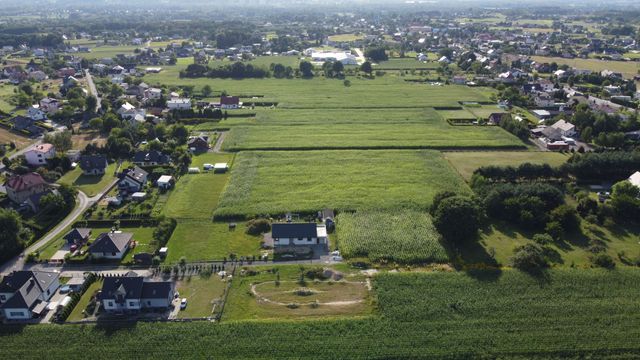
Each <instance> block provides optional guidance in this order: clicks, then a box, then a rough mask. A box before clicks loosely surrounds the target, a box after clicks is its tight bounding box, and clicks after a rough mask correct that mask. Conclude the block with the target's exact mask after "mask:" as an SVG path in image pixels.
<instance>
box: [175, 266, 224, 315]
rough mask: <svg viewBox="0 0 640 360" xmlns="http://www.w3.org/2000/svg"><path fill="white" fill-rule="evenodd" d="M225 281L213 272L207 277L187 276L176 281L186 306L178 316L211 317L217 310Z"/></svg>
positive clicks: (220, 303)
mask: <svg viewBox="0 0 640 360" xmlns="http://www.w3.org/2000/svg"><path fill="white" fill-rule="evenodd" d="M226 286H227V283H226V282H224V281H222V280H221V279H220V277H219V276H217V275H216V274H213V275H211V276H209V277H203V276H199V275H197V276H189V277H187V278H185V279H182V280H179V281H178V282H177V283H176V290H177V291H178V292H179V293H180V298H186V299H187V307H186V309H184V310H180V312H179V313H178V318H203V317H211V316H213V315H214V313H217V312H219V310H220V306H221V305H222V299H223V297H224V291H225V288H226Z"/></svg>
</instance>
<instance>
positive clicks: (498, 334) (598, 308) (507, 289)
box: [0, 266, 640, 359]
mask: <svg viewBox="0 0 640 360" xmlns="http://www.w3.org/2000/svg"><path fill="white" fill-rule="evenodd" d="M283 268H284V267H280V269H283ZM289 268H293V274H296V272H297V271H299V270H298V266H292V267H289ZM281 271H283V273H282V274H281V277H282V280H285V276H284V275H286V274H284V272H285V271H286V270H281ZM291 275H292V273H290V275H286V276H291ZM259 276H262V275H258V276H255V277H244V278H242V277H240V276H236V279H234V281H233V288H232V291H231V293H230V295H229V298H228V304H227V307H225V313H224V314H223V321H222V323H220V324H211V323H209V322H188V323H146V322H138V323H135V324H131V323H126V324H125V323H117V324H99V325H95V326H94V325H83V326H75V325H69V326H57V325H39V326H19V325H16V326H10V325H6V326H3V327H0V336H1V337H2V339H3V345H4V346H2V347H0V355H2V356H3V357H6V358H11V359H28V358H42V357H44V356H46V357H49V358H69V357H71V358H95V359H107V358H129V357H132V356H134V357H135V356H137V357H148V358H203V357H204V358H207V357H212V358H221V359H222V358H242V359H246V358H256V357H260V358H285V357H288V358H298V359H337V358H341V359H373V358H376V359H391V358H394V359H400V358H412V359H418V358H422V359H425V358H429V359H442V358H456V359H472V358H499V359H532V358H536V359H543V358H544V359H548V358H594V359H604V358H635V357H636V356H637V354H638V352H639V351H640V344H638V341H637V339H638V338H639V337H640V327H639V326H638V324H639V323H640V313H639V312H638V311H637V309H638V307H639V306H640V288H639V287H638V286H637V284H638V283H639V282H640V272H638V271H637V270H631V269H618V270H614V271H606V270H577V269H564V270H552V271H549V272H547V273H546V274H544V276H541V277H533V276H530V275H527V274H524V273H520V272H517V271H514V270H506V271H503V272H495V271H476V272H472V273H469V274H466V273H463V272H452V273H445V272H443V273H437V272H434V273H406V274H386V273H385V274H381V275H378V276H376V277H375V278H374V282H373V288H374V292H375V295H374V296H375V298H376V304H377V309H378V311H377V312H376V313H374V314H372V316H365V317H359V318H345V317H340V318H335V317H333V318H329V319H325V318H321V317H318V318H317V319H309V320H306V321H291V320H288V319H287V318H286V317H284V318H283V317H281V316H273V315H271V318H272V320H264V321H228V322H227V321H225V320H227V319H228V320H235V319H250V318H259V317H258V315H260V314H259V313H258V312H257V311H258V310H256V306H255V304H256V301H255V299H253V298H251V297H250V296H249V294H248V293H247V290H248V288H249V286H248V285H249V284H250V283H252V282H258V281H260V279H259V278H258V277H259ZM265 276H266V277H267V278H266V279H265V280H267V281H274V280H275V275H273V274H269V275H265ZM241 284H243V286H240V285H241ZM318 309H322V307H319V308H318ZM315 310H317V309H315ZM227 311H228V312H227ZM369 311H370V310H369ZM364 313H365V314H367V310H365V312H364ZM378 314H379V315H378ZM278 315H279V314H278ZM306 319H308V318H306ZM140 339H144V341H140ZM167 339H171V346H169V347H168V346H166V345H167ZM42 344H47V345H46V349H43V347H42ZM69 354H72V355H69ZM74 354H75V355H74Z"/></svg>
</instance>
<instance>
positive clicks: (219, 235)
mask: <svg viewBox="0 0 640 360" xmlns="http://www.w3.org/2000/svg"><path fill="white" fill-rule="evenodd" d="M261 241H262V236H251V235H247V234H246V233H245V226H244V223H242V222H240V223H238V224H237V228H236V229H235V230H229V224H228V223H226V222H211V221H209V220H178V226H177V227H176V229H175V231H174V232H173V236H171V239H170V240H169V243H168V244H167V247H168V248H169V251H168V254H167V258H166V260H165V263H166V264H171V263H177V262H178V261H179V260H180V258H182V257H183V256H184V257H185V258H186V259H187V261H190V262H192V261H197V260H222V259H223V258H225V257H226V258H227V259H228V258H229V254H231V253H233V254H236V255H237V256H238V257H240V256H254V255H255V256H256V257H258V256H259V255H260V254H261V251H260V243H261Z"/></svg>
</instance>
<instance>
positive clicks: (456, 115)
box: [438, 109, 477, 120]
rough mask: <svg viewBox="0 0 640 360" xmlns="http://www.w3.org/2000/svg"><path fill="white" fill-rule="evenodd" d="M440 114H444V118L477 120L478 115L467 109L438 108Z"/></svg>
mask: <svg viewBox="0 0 640 360" xmlns="http://www.w3.org/2000/svg"><path fill="white" fill-rule="evenodd" d="M438 115H440V116H442V117H443V118H444V119H451V120H454V119H465V120H466V119H473V120H476V118H477V117H476V115H475V114H473V113H471V112H470V111H469V110H467V109H460V110H438Z"/></svg>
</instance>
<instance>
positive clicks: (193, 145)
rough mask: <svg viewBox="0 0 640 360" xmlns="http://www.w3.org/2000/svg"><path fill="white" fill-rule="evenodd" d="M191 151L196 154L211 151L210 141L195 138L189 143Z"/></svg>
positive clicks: (199, 137) (190, 139)
mask: <svg viewBox="0 0 640 360" xmlns="http://www.w3.org/2000/svg"><path fill="white" fill-rule="evenodd" d="M187 147H188V148H189V150H191V151H192V152H195V153H199V152H207V151H209V141H208V139H207V138H205V137H204V136H193V137H190V138H189V140H188V141H187Z"/></svg>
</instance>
